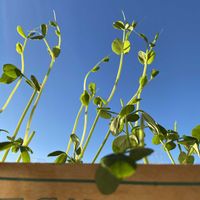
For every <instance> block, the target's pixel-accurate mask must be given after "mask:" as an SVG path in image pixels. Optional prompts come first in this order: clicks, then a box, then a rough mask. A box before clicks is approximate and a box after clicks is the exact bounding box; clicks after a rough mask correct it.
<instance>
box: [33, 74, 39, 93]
mask: <svg viewBox="0 0 200 200" xmlns="http://www.w3.org/2000/svg"><path fill="white" fill-rule="evenodd" d="M31 80H32V82H33V84H34V86H35V88H36V90H37V91H40V84H39V82H38V80H37V79H36V77H35V76H33V75H31Z"/></svg>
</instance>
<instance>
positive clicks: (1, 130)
mask: <svg viewBox="0 0 200 200" xmlns="http://www.w3.org/2000/svg"><path fill="white" fill-rule="evenodd" d="M0 132H4V133H9V132H8V131H7V130H5V129H0Z"/></svg>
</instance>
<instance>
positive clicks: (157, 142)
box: [152, 134, 160, 145]
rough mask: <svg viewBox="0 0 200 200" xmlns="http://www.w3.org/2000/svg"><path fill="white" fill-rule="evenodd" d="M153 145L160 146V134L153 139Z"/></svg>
mask: <svg viewBox="0 0 200 200" xmlns="http://www.w3.org/2000/svg"><path fill="white" fill-rule="evenodd" d="M152 143H153V144H155V145H158V144H160V137H159V135H158V134H155V135H154V136H153V138H152Z"/></svg>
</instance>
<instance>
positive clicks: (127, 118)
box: [126, 114, 140, 122]
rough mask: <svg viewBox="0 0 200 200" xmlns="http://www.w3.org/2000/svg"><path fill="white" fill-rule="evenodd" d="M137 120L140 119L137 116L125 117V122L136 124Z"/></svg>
mask: <svg viewBox="0 0 200 200" xmlns="http://www.w3.org/2000/svg"><path fill="white" fill-rule="evenodd" d="M139 119H140V117H139V115H138V114H129V115H127V117H126V120H127V121H128V122H136V121H138V120H139Z"/></svg>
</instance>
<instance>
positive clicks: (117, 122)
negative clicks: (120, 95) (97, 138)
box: [110, 116, 124, 136]
mask: <svg viewBox="0 0 200 200" xmlns="http://www.w3.org/2000/svg"><path fill="white" fill-rule="evenodd" d="M123 129H124V120H123V119H121V118H120V117H119V116H117V117H115V118H114V119H113V120H112V121H111V123H110V131H111V133H112V135H114V136H117V135H119V134H120V133H121V132H122V131H123Z"/></svg>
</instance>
